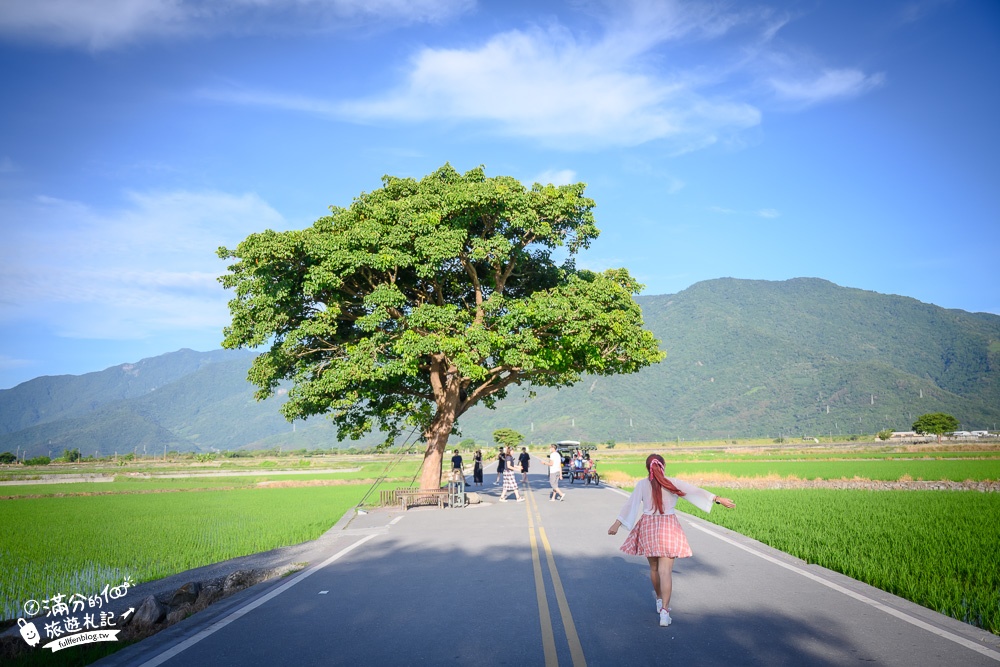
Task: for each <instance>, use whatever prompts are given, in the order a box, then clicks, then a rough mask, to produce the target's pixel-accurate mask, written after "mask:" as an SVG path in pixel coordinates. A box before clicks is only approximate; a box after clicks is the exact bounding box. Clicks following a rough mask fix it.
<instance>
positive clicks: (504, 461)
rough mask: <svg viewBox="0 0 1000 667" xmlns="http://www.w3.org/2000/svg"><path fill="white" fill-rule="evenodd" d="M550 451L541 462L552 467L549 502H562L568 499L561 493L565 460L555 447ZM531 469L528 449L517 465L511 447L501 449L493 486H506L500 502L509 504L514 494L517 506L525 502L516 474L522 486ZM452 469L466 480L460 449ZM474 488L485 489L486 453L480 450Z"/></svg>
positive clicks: (475, 461)
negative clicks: (484, 467) (509, 497)
mask: <svg viewBox="0 0 1000 667" xmlns="http://www.w3.org/2000/svg"><path fill="white" fill-rule="evenodd" d="M550 449H551V451H550V453H549V456H548V457H547V458H546V459H545V460H543V461H542V463H544V464H545V465H547V466H549V486H550V487H551V489H552V492H551V493H550V494H549V500H557V499H558V500H563V499H564V498H565V497H566V493H565V492H563V491H560V490H559V478H560V477H562V456H560V454H559V451H558V449H557V447H556V446H555V445H552V446H551V447H550ZM530 467H531V454H529V453H528V448H527V447H522V448H521V453H520V454H519V455H518V457H517V463H515V462H514V451H513V449H512V448H511V447H502V448H501V449H500V452H499V453H498V454H497V478H496V480H495V481H494V482H493V486H499V485H501V484H502V485H503V486H502V487H501V489H500V502H502V503H505V502H507V495H508V494H510V493H513V494H514V498H516V499H517V502H521V501H523V500H524V498H522V497H521V492H520V489H519V488H518V484H517V473H518V472H520V473H521V483H522V484H527V483H528V470H529V468H530ZM451 468H452V470H459V471H461V472H460V473H459V474H461V475H462V479H463V480H464V479H465V468H464V463H463V460H462V455H461V454H459V453H458V450H457V449H456V450H455V455H454V456H452V457H451ZM472 484H473V485H477V486H482V485H483V452H482V450H479V449H477V450H476V452H475V454H473V455H472Z"/></svg>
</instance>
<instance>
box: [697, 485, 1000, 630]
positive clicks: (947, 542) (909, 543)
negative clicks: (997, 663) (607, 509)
mask: <svg viewBox="0 0 1000 667" xmlns="http://www.w3.org/2000/svg"><path fill="white" fill-rule="evenodd" d="M714 491H715V492H716V493H718V494H725V495H726V496H727V497H731V498H732V499H733V500H734V501H735V502H736V504H737V510H734V511H722V510H719V511H714V512H712V513H711V514H709V515H706V514H705V513H704V512H701V511H700V510H697V509H695V508H693V507H692V506H690V505H688V504H686V503H685V504H684V505H683V507H682V508H683V509H684V511H686V512H690V513H691V514H694V515H696V516H701V517H702V518H705V519H707V520H708V521H711V522H713V523H716V524H718V525H721V526H725V527H726V528H729V529H731V530H734V531H736V532H738V533H741V534H743V535H746V536H748V537H752V538H754V539H756V540H759V541H761V542H763V543H765V544H768V545H770V546H772V547H774V548H776V549H779V550H781V551H784V552H785V553H788V554H791V555H793V556H796V557H798V558H801V559H803V560H805V561H807V562H809V563H815V564H817V565H820V566H822V567H825V568H828V569H831V570H835V571H837V572H841V573H843V574H846V575H847V576H849V577H852V578H854V579H857V580H859V581H863V582H865V583H867V584H870V585H872V586H875V587H876V588H880V589H882V590H884V591H888V592H890V593H893V594H895V595H898V596H900V597H903V598H906V599H908V600H910V601H912V602H916V603H917V604H919V605H922V606H924V607H927V608H929V609H933V610H935V611H938V612H940V613H942V614H946V615H948V616H951V617H953V618H957V619H959V620H961V621H964V622H966V623H970V624H972V625H975V626H978V627H980V628H983V629H985V630H988V631H990V632H992V633H994V634H1000V567H998V565H997V553H998V551H997V550H998V548H1000V521H998V520H997V519H998V517H1000V494H996V493H977V492H971V491H853V490H852V491H844V490H832V489H784V490H733V489H715V490H714ZM834 517H835V520H834Z"/></svg>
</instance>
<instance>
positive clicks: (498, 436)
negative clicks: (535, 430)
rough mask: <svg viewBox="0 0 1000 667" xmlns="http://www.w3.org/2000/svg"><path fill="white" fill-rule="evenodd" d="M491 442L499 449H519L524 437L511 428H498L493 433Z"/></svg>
mask: <svg viewBox="0 0 1000 667" xmlns="http://www.w3.org/2000/svg"><path fill="white" fill-rule="evenodd" d="M493 442H495V443H497V444H498V445H499V446H501V447H511V448H514V447H520V446H521V443H522V442H524V436H523V435H521V434H520V433H518V432H517V431H515V430H514V429H512V428H498V429H497V430H495V431H493Z"/></svg>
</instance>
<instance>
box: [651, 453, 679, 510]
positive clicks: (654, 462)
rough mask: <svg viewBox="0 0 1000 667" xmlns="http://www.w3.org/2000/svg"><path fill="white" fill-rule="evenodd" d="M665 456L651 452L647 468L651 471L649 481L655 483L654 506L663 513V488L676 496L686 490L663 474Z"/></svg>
mask: <svg viewBox="0 0 1000 667" xmlns="http://www.w3.org/2000/svg"><path fill="white" fill-rule="evenodd" d="M663 465H664V462H663V457H662V456H660V455H659V454H650V455H649V456H647V457H646V470H648V471H649V483H650V484H652V485H653V507H655V508H656V511H657V512H659V513H660V514H663V489H666V490H667V491H669V492H670V493H672V494H674V495H675V496H683V495H684V492H683V491H681V490H680V489H678V488H677V487H676V486H674V483H673V482H671V481H670V480H669V479H667V476H666V475H665V474H663Z"/></svg>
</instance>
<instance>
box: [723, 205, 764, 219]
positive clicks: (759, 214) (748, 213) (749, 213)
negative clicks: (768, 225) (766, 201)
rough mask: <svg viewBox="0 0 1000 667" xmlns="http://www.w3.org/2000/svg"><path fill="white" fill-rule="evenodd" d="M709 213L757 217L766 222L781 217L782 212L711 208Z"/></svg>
mask: <svg viewBox="0 0 1000 667" xmlns="http://www.w3.org/2000/svg"><path fill="white" fill-rule="evenodd" d="M708 211H709V213H716V214H718V215H738V216H743V217H748V216H752V217H756V218H764V219H766V220H773V219H774V218H779V217H781V211H779V210H778V209H776V208H762V209H758V210H756V211H740V210H737V209H735V208H726V207H724V206H709V207H708Z"/></svg>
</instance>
